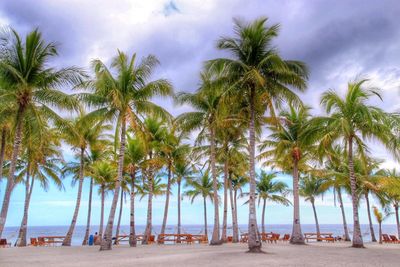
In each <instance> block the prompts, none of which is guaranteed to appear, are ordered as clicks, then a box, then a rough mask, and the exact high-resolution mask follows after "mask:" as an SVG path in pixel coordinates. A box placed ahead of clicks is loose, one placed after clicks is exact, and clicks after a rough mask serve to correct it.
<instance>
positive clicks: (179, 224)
mask: <svg viewBox="0 0 400 267" xmlns="http://www.w3.org/2000/svg"><path fill="white" fill-rule="evenodd" d="M180 234H181V178H180V177H179V178H178V235H180Z"/></svg>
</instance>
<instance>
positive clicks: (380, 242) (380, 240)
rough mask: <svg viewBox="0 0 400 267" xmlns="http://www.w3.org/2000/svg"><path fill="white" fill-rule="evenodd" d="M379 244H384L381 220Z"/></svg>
mask: <svg viewBox="0 0 400 267" xmlns="http://www.w3.org/2000/svg"><path fill="white" fill-rule="evenodd" d="M379 244H382V223H381V222H379Z"/></svg>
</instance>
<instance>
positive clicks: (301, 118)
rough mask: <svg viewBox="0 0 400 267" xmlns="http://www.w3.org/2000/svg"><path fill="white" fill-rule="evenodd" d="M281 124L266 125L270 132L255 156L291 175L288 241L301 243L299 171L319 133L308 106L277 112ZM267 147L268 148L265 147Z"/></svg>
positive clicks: (302, 167)
mask: <svg viewBox="0 0 400 267" xmlns="http://www.w3.org/2000/svg"><path fill="white" fill-rule="evenodd" d="M279 117H280V118H281V121H282V124H277V125H273V126H271V127H270V130H271V132H272V133H271V135H270V136H269V138H268V139H267V140H265V141H263V143H262V144H261V146H260V148H261V151H263V152H262V153H261V154H260V155H259V158H261V159H269V161H267V162H266V164H267V165H274V166H276V167H278V168H281V169H282V170H283V171H287V172H292V175H293V230H292V236H291V238H290V243H292V244H304V237H303V234H302V232H301V224H300V206H299V173H300V171H305V169H306V168H308V166H307V162H308V161H309V160H310V158H311V157H312V155H313V151H314V149H315V145H314V144H315V142H316V140H318V136H319V134H318V133H319V132H320V129H319V125H318V124H317V123H314V121H312V120H311V116H310V113H309V108H308V107H304V106H301V107H299V108H297V109H296V108H294V107H293V106H292V105H289V110H287V111H282V112H281V113H280V115H279ZM267 148H270V149H269V150H266V151H265V149H267Z"/></svg>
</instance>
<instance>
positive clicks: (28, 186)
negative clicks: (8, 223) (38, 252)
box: [15, 162, 35, 247]
mask: <svg viewBox="0 0 400 267" xmlns="http://www.w3.org/2000/svg"><path fill="white" fill-rule="evenodd" d="M29 169H30V164H29V162H28V166H27V172H26V183H25V204H24V216H23V217H22V221H21V227H20V228H19V233H18V239H17V242H16V244H15V245H16V246H18V247H25V246H26V245H27V241H26V234H27V229H28V212H29V204H30V201H31V195H32V190H33V184H34V181H35V179H34V177H32V178H30V172H29ZM29 180H31V182H29Z"/></svg>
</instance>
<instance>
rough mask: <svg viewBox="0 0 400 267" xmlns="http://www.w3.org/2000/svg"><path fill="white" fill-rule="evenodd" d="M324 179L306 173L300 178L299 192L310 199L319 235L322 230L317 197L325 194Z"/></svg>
mask: <svg viewBox="0 0 400 267" xmlns="http://www.w3.org/2000/svg"><path fill="white" fill-rule="evenodd" d="M323 184H324V181H323V180H322V179H319V178H317V177H315V176H313V175H310V174H309V175H306V176H305V177H303V179H301V180H300V186H299V194H300V196H302V197H304V200H305V201H310V203H311V206H312V209H313V212H314V220H315V228H316V230H317V237H319V236H320V234H321V230H320V228H319V223H318V216H317V209H316V208H315V198H317V197H318V196H321V195H323V193H324V187H323V186H322V185H323Z"/></svg>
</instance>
